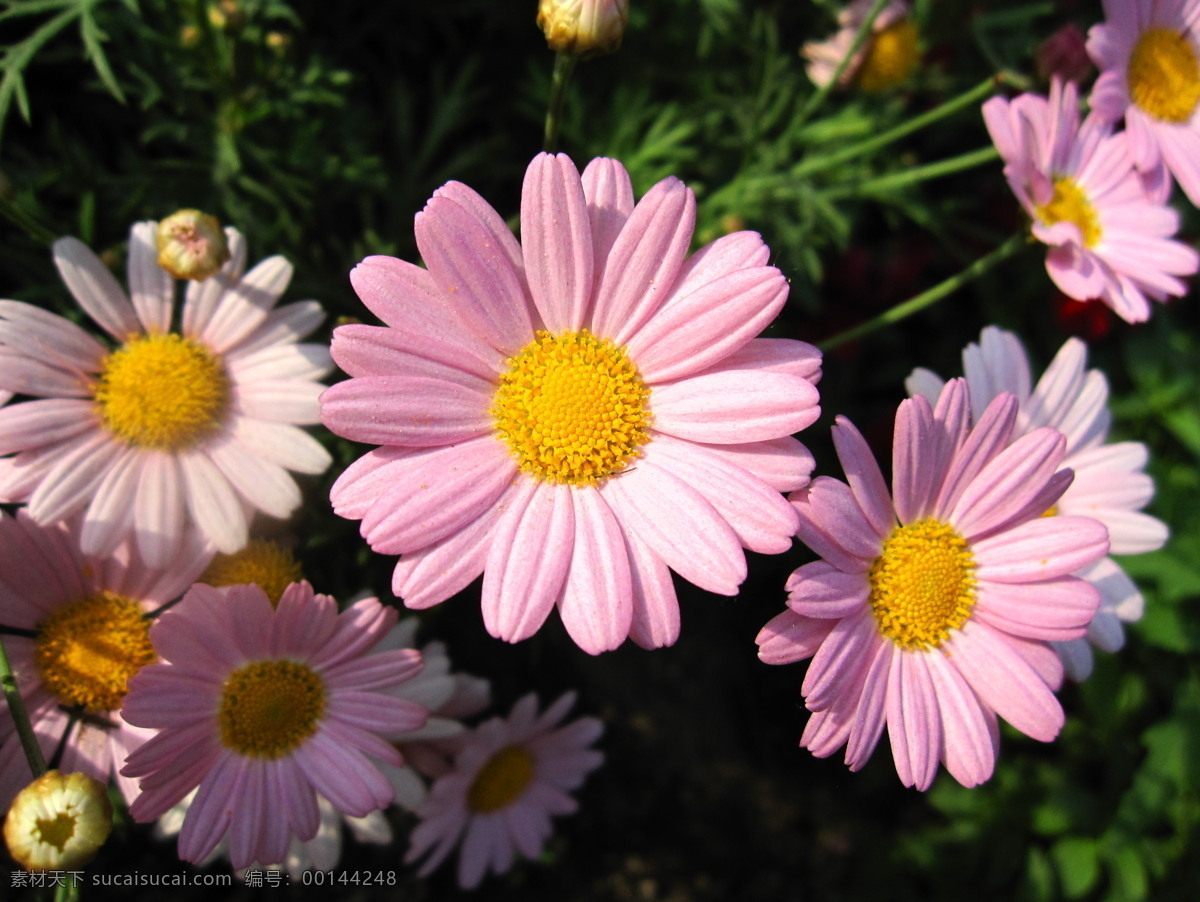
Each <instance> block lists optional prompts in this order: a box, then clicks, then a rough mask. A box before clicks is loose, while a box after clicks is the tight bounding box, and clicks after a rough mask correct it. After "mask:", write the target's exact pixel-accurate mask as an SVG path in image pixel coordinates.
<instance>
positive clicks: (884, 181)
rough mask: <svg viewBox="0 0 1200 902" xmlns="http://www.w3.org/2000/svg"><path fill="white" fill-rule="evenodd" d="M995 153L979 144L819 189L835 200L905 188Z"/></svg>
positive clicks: (994, 156)
mask: <svg viewBox="0 0 1200 902" xmlns="http://www.w3.org/2000/svg"><path fill="white" fill-rule="evenodd" d="M999 157H1000V152H999V151H998V150H996V148H995V147H981V148H980V149H979V150H973V151H971V152H970V153H964V154H961V155H959V156H957V157H950V158H949V159H946V160H938V161H937V162H936V163H929V164H927V165H925V166H917V167H914V168H913V169H906V170H904V171H903V172H891V173H888V174H887V175H881V176H879V177H878V178H873V179H868V180H867V181H865V182H859V183H858V184H855V185H834V186H832V187H831V188H829V189H828V190H826V191H822V192H821V194H822V195H823V196H824V197H826V198H828V199H829V200H836V199H839V198H842V197H858V196H860V195H863V194H875V193H878V192H882V191H894V190H895V189H897V188H906V187H908V186H909V185H915V184H917V183H918V182H925V181H929V180H930V179H936V178H941V177H942V176H945V175H953V174H954V173H956V172H962V171H963V170H965V169H972V168H974V167H976V166H981V165H983V164H984V163H990V162H992V161H993V160H997V159H999Z"/></svg>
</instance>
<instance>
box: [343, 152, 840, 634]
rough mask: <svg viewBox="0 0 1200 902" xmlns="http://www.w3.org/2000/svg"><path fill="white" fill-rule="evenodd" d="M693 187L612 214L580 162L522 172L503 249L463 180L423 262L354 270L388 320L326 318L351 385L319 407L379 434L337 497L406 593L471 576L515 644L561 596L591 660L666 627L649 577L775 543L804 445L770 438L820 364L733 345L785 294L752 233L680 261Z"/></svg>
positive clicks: (352, 433) (543, 164)
mask: <svg viewBox="0 0 1200 902" xmlns="http://www.w3.org/2000/svg"><path fill="white" fill-rule="evenodd" d="M694 224H695V202H694V199H693V196H692V192H691V191H690V190H688V189H687V188H686V187H684V186H683V184H682V183H680V182H679V181H678V180H677V179H674V178H669V179H665V180H664V181H662V182H659V183H658V184H657V185H655V186H654V187H653V188H651V189H650V191H649V192H648V193H647V194H646V196H645V197H644V198H642V200H641V201H640V202H639V203H638V204H637V205H636V206H635V205H634V200H633V191H632V189H631V187H630V182H629V176H628V175H627V174H626V172H625V170H624V168H622V166H621V165H620V164H619V163H617V162H616V161H614V160H608V159H597V160H593V161H592V163H591V164H590V165H589V166H588V167H587V169H586V171H585V172H584V173H583V177H582V178H581V177H580V175H579V173H578V171H577V170H576V168H575V165H574V164H573V163H572V162H571V160H570V159H568V158H567V157H566V156H563V155H559V156H550V155H548V154H541V155H540V156H538V157H537V158H535V159H534V161H533V162H532V163H531V164H530V166H529V170H528V172H527V173H526V176H525V184H524V189H523V193H522V200H521V237H522V242H521V243H520V244H518V243H517V240H516V239H515V238H514V237H513V235H512V233H511V232H510V231H509V230H508V228H507V226H505V224H504V221H503V219H501V217H500V215H499V214H498V213H496V211H495V210H493V209H492V208H491V207H490V206H488V204H487V203H486V202H485V201H484V200H483V199H482V198H481V197H479V195H477V194H476V193H475V192H473V191H472V190H471V189H470V188H467V187H466V186H465V185H461V184H459V183H457V182H450V183H449V184H447V185H445V186H443V187H442V188H440V189H439V190H438V191H437V192H435V194H434V196H433V198H432V199H431V200H430V201H429V203H428V204H427V205H426V207H425V209H424V211H422V212H421V213H420V214H419V215H418V216H417V220H416V236H417V244H418V247H419V248H420V251H421V256H422V258H423V259H424V261H425V263H426V265H427V267H428V269H421V268H419V267H417V266H414V265H412V264H410V263H406V262H404V261H402V260H396V259H393V258H390V257H369V258H367V259H366V260H364V261H363V262H362V263H360V264H359V265H358V267H357V268H355V270H354V272H353V273H352V274H351V281H352V282H353V284H354V287H355V289H356V290H357V292H358V294H359V296H360V297H361V298H362V299H363V302H364V303H365V304H366V305H367V306H368V307H369V308H370V309H371V310H372V311H373V312H374V313H376V314H377V315H378V316H379V317H380V318H381V319H383V320H384V322H385V323H387V326H385V327H378V326H367V325H351V326H342V327H339V328H338V329H337V330H335V332H334V338H333V356H334V359H335V360H336V361H337V362H338V364H339V365H340V366H341V367H342V368H343V369H344V370H346V372H348V373H349V374H350V376H351V377H352V378H351V379H349V380H347V381H345V382H341V383H339V384H337V385H335V386H333V387H332V388H330V389H329V390H328V391H326V392H325V394H324V395H323V396H322V397H321V418H322V420H323V421H324V423H325V424H326V425H327V426H328V427H329V428H330V429H332V430H333V431H334V432H336V433H338V434H339V435H343V436H346V437H347V438H351V439H354V440H356V441H360V442H369V443H375V444H380V445H383V446H384V447H382V448H379V449H378V450H375V451H372V452H370V453H368V454H367V455H365V456H364V457H363V458H362V459H360V460H359V461H357V462H355V463H354V464H353V465H352V466H350V467H349V468H348V469H347V470H346V472H345V473H343V474H342V476H341V478H339V479H338V481H337V483H336V484H335V485H334V488H333V491H332V493H331V498H332V501H333V506H334V510H335V511H336V512H337V513H339V514H341V515H342V516H344V517H351V518H359V519H361V520H362V528H361V531H362V535H363V537H364V538H365V539H366V540H367V541H368V542H369V543H370V545H371V547H372V548H374V549H375V550H376V551H378V552H381V553H383V554H399V555H402V557H401V559H400V561H399V563H398V564H397V565H396V570H395V576H394V579H393V588H394V590H395V592H396V594H397V595H400V596H402V597H403V598H404V601H405V603H406V604H407V605H408V606H409V607H412V608H424V607H428V606H430V605H433V604H437V603H438V602H440V601H443V600H444V599H446V598H449V597H450V596H451V595H453V594H454V593H456V592H458V591H459V590H460V589H462V588H464V587H465V586H466V585H467V584H468V583H470V582H471V581H472V580H473V579H474V578H475V577H476V576H478V575H479V574H480V573H481V572H482V573H483V574H484V579H483V618H484V623H485V625H486V626H487V628H488V630H489V631H490V632H491V633H492V634H493V635H495V636H498V637H500V638H503V639H506V640H509V641H514V642H515V641H517V640H519V639H524V638H526V637H528V636H530V635H532V634H533V633H534V632H536V631H537V630H538V628H539V627H540V626H541V625H542V623H543V622H544V621H545V619H546V617H547V616H548V614H549V613H550V611H551V609H553V608H554V607H555V605H557V606H558V609H559V612H560V614H561V616H562V620H563V623H564V625H565V626H566V628H567V632H568V633H569V634H570V635H571V637H572V638H573V639H574V640H575V642H577V643H578V644H579V645H580V647H582V648H583V649H585V650H586V651H588V652H592V653H596V652H600V651H604V650H606V649H611V648H615V647H616V646H617V645H619V644H620V643H621V642H622V641H623V640H624V639H625V637H626V636H631V637H632V638H633V640H634V641H635V642H637V643H639V644H641V645H643V646H646V647H654V646H659V645H669V644H670V643H672V642H674V641H675V639H676V638H677V636H678V634H679V609H678V604H677V602H676V597H675V590H674V588H673V586H672V584H671V575H670V571H671V570H674V571H675V572H676V573H678V574H679V575H680V576H682V577H683V578H685V579H687V580H688V581H690V582H692V583H695V584H696V585H698V586H700V587H701V588H703V589H707V590H709V591H711V592H718V593H721V594H723V595H733V594H736V592H737V591H738V586H739V584H740V583H741V582H742V580H743V579H744V578H745V576H746V560H745V555H744V554H743V551H742V549H743V547H745V548H749V549H752V550H754V551H759V552H764V553H777V552H781V551H784V550H785V549H787V548H788V547H789V546H790V542H791V533H792V532H793V531H794V526H795V514H794V513H793V512H792V511H791V509H790V508H789V506H788V504H787V503H786V501H785V500H784V499H783V497H782V496H781V495H780V494H779V492H780V491H781V490H787V489H792V488H796V487H798V486H802V485H804V484H805V483H806V482H807V481H808V474H809V473H810V471H811V469H812V458H811V457H810V455H809V454H808V452H807V450H806V449H805V448H804V447H803V446H802V445H801V444H800V443H799V442H798V441H796V440H795V439H793V438H791V437H790V436H791V433H793V432H796V431H797V430H799V429H803V428H804V427H805V426H807V425H809V424H810V423H812V422H813V420H814V419H816V417H817V416H818V413H819V410H818V407H817V390H816V388H815V387H814V384H813V383H814V382H815V381H816V379H817V378H818V376H819V374H820V353H819V352H818V351H817V350H816V349H815V348H814V347H812V346H811V345H807V344H804V343H802V342H799V341H790V340H786V339H762V338H755V337H754V336H756V335H757V334H758V333H759V332H760V331H761V330H762V329H763V328H764V327H765V326H766V325H767V324H769V323H770V322H771V320H772V319H774V317H775V315H776V314H777V313H778V312H779V310H780V308H781V307H782V305H783V303H784V300H785V299H786V297H787V282H786V280H785V279H784V277H783V275H782V274H781V273H780V272H779V270H777V269H775V267H773V266H768V265H767V259H768V256H769V251H768V249H767V247H766V246H765V245H764V244H763V242H762V239H761V238H759V236H758V235H757V234H754V233H752V232H737V233H735V234H732V235H728V236H726V237H724V238H722V239H720V240H718V241H715V242H713V243H712V244H710V245H708V246H707V247H704V248H702V249H701V250H700V251H698V252H697V253H696V254H694V255H692V256H691V257H689V256H688V247H689V245H690V243H691V239H692V229H693V226H694Z"/></svg>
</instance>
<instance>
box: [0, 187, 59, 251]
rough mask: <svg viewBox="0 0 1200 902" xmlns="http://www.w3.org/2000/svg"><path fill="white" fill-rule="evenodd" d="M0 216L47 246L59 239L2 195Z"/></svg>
mask: <svg viewBox="0 0 1200 902" xmlns="http://www.w3.org/2000/svg"><path fill="white" fill-rule="evenodd" d="M0 216H3V217H4V218H5V219H7V220H8V221H9V222H11V223H13V224H14V225H16V226H17V227H19V228H21V229H24V231H25V233H26V234H27V235H29V237H30V238H32V239H33V240H34V241H37V242H38V243H40V244H44V245H46V246H47V247H49V246H50V245H52V244H53V243H54V242H55V241H56V240H57V239H58V236H57V235H54V234H52V233H51V232H50V231H48V230H47V229H46V228H45V227H44V226H43V225H42V224H41V223H39V222H38V221H37V220H36V219H34V218H33V217H32V216H30V215H29V214H28V213H26V212H25V211H24V210H22V209H21V208H20V207H19V206H17V205H16V204H14V203H13V202H12V201H11V200H9V199H8V198H6V197H4V196H2V195H0Z"/></svg>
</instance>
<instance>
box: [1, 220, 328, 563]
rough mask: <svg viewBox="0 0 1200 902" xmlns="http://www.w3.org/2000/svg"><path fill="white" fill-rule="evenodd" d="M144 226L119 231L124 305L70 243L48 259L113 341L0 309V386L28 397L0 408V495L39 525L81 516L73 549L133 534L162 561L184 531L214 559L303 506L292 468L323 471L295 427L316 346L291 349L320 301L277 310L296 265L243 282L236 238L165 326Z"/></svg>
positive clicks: (276, 264) (319, 357) (108, 278)
mask: <svg viewBox="0 0 1200 902" xmlns="http://www.w3.org/2000/svg"><path fill="white" fill-rule="evenodd" d="M156 229H157V225H156V223H153V222H140V223H137V224H136V225H134V227H133V229H132V230H131V232H130V236H129V289H130V295H128V296H127V295H126V294H125V292H124V291H123V290H122V289H121V287H120V286H119V285H118V284H117V281H116V279H114V278H113V276H112V275H111V274H110V273H109V271H108V270H107V269H106V268H105V267H104V264H103V263H101V262H100V259H99V258H98V257H97V256H96V255H95V254H93V253H92V252H91V251H90V250H88V248H86V247H85V246H84V245H83V244H81V243H80V242H79V241H77V240H76V239H74V238H62V239H59V240H58V241H56V242H55V244H54V262H55V263H56V264H57V266H58V270H59V272H60V273H61V275H62V278H63V281H64V282H66V285H67V288H69V289H70V291H71V293H72V294H73V295H74V296H75V299H76V300H77V301H78V302H79V305H80V306H81V307H82V308H83V309H84V311H85V312H86V313H87V314H88V315H89V316H90V317H91V318H92V319H93V320H95V321H96V323H98V324H99V325H100V327H101V328H103V329H104V331H105V332H107V333H108V335H109V336H110V337H111V339H112V345H111V346H110V345H106V344H103V343H101V342H100V341H97V340H96V339H95V338H93V337H92V336H91V335H90V334H89V333H88V332H86V331H85V330H83V329H81V328H80V327H79V326H77V325H75V324H74V323H72V322H70V321H68V320H66V319H63V318H62V317H60V316H56V315H54V314H52V313H48V312H46V311H44V310H41V309H39V308H37V307H33V306H31V305H29V304H23V303H20V302H18V301H0V387H2V388H4V389H7V390H9V391H13V392H16V393H18V394H22V395H30V396H33V397H34V398H35V399H36V400H30V401H26V402H24V403H17V404H9V405H7V406H6V407H4V408H0V437H2V438H0V454H7V455H15V456H12V457H7V458H0V500H3V501H11V502H28V505H29V512H30V514H32V515H33V517H34V519H36V520H37V521H38V522H39V523H52V522H55V521H57V520H60V519H63V518H64V517H67V516H69V515H71V514H73V513H74V512H76V511H79V510H84V509H86V513H85V515H84V522H83V534H82V541H83V550H84V551H85V552H86V553H88V554H93V555H96V556H98V557H106V556H108V555H109V554H110V553H111V552H112V550H113V549H114V548H116V546H117V545H118V544H119V543H120V542H121V541H122V540H123V539H125V538H126V537H127V536H130V535H132V536H134V537H135V538H136V541H137V544H138V549H139V552H140V553H141V556H142V558H143V559H144V560H145V561H146V562H147V563H149V564H151V565H153V566H166V565H167V564H168V563H169V562H170V561H171V560H172V559H173V558H174V556H175V555H176V553H177V552H178V550H179V547H180V543H181V542H182V537H183V533H184V528H185V524H187V523H188V522H189V521H191V522H194V523H195V524H196V525H197V526H198V527H199V528H200V530H201V532H203V533H204V535H205V536H207V537H208V539H209V540H210V541H211V542H212V543H213V544H214V545H215V546H216V547H217V548H218V549H219V550H220V551H224V552H232V551H237V550H238V548H240V547H241V546H242V545H244V544H245V542H246V538H247V533H246V527H247V522H248V520H249V519H250V516H251V515H252V513H253V512H254V511H255V510H260V511H263V512H264V513H267V514H270V515H271V516H273V517H286V516H288V515H289V514H290V513H291V512H292V511H293V510H295V508H296V507H297V506H298V505H299V503H300V490H299V488H298V487H297V486H296V483H295V481H294V480H293V478H292V476H291V475H290V474H289V472H288V471H289V470H293V471H296V472H300V473H320V472H322V471H323V470H324V469H325V468H326V467H327V466H328V465H329V461H330V458H329V455H328V453H327V452H326V451H325V450H324V449H323V448H322V447H321V446H320V444H318V443H317V441H316V440H315V439H313V438H312V437H311V436H309V435H307V434H305V433H304V432H303V431H301V430H300V429H298V428H296V424H306V423H315V422H316V421H317V419H318V406H317V395H318V394H319V393H320V391H321V389H322V388H323V387H324V386H322V385H321V384H320V383H319V382H318V381H316V380H318V379H319V378H321V377H322V376H323V375H325V373H327V372H328V370H329V368H330V362H329V359H328V351H327V349H326V348H324V347H323V346H322V345H316V344H297V340H298V339H299V338H301V337H303V336H305V335H307V334H308V333H309V332H311V331H312V330H313V329H315V328H316V327H317V326H318V325H319V324H320V322H321V320H322V319H323V314H322V313H321V308H320V306H319V305H318V304H317V303H316V302H315V301H302V302H300V303H298V304H289V305H287V306H285V307H280V308H278V309H275V304H276V302H277V301H278V300H279V296H280V295H281V294H282V293H283V290H284V289H285V288H286V287H287V283H288V280H289V279H290V278H291V273H292V267H291V264H289V263H288V262H287V261H286V260H284V259H283V258H282V257H271V258H270V259H268V260H264V261H263V262H262V263H260V264H258V266H256V267H255V268H254V269H252V270H251V271H250V272H248V273H246V274H245V275H242V270H243V268H244V267H245V262H246V248H245V242H244V241H243V240H242V237H241V235H239V234H238V233H237V232H236V231H233V230H232V229H231V230H229V231H228V237H229V244H230V248H231V255H232V256H231V259H230V260H229V262H228V263H226V264H225V266H224V267H222V269H221V270H220V272H218V273H217V274H216V275H214V276H212V277H211V278H209V279H206V280H205V281H203V282H189V283H188V286H187V291H186V297H185V301H184V304H183V312H182V318H181V321H180V322H179V324H178V331H174V332H173V331H171V328H172V321H173V318H174V315H175V314H174V309H175V301H174V295H175V282H174V281H173V280H172V279H171V277H170V276H168V275H167V273H166V271H165V270H164V269H162V267H161V266H159V264H158V262H157V259H156V258H157V251H156V249H155V233H156Z"/></svg>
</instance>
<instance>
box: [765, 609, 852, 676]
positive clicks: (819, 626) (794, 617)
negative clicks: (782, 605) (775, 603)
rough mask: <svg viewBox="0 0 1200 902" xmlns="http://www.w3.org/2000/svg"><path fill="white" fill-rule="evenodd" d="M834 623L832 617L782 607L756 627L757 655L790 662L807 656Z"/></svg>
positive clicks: (809, 655)
mask: <svg viewBox="0 0 1200 902" xmlns="http://www.w3.org/2000/svg"><path fill="white" fill-rule="evenodd" d="M835 625H836V621H833V620H815V619H813V618H811V617H801V616H800V615H799V614H797V613H796V612H795V611H792V610H785V611H783V613H781V614H776V615H775V616H774V617H772V618H771V619H770V620H768V621H767V625H766V626H764V627H763V628H762V629H761V630H759V632H758V635H757V636H756V637H755V639H754V641H755V642H757V643H758V657H759V659H760V660H761V661H762V662H763V663H764V664H794V663H795V662H797V661H803V660H804V659H805V658H811V657H812V656H813V655H815V654H816V653H817V649H819V648H820V647H821V645H822V643H824V642H825V640H826V639H827V638H828V637H829V633H830V632H831V631H832V630H833V628H834V626H835Z"/></svg>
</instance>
